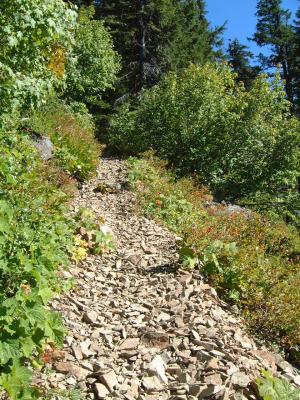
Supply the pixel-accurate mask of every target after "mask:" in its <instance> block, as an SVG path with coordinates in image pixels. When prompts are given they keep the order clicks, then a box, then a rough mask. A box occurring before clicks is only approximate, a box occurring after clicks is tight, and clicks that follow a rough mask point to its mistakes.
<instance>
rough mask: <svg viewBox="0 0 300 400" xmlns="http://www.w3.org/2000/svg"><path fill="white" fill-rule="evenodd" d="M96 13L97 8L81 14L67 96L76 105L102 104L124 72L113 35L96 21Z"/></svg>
mask: <svg viewBox="0 0 300 400" xmlns="http://www.w3.org/2000/svg"><path fill="white" fill-rule="evenodd" d="M94 13H95V10H94V7H87V8H82V9H81V11H80V14H79V20H78V25H77V29H76V35H75V46H74V50H73V59H72V60H71V61H70V62H69V64H68V66H67V88H66V93H65V95H66V96H67V97H68V98H69V99H71V100H72V101H74V100H77V101H78V100H79V101H84V102H85V103H87V104H88V105H95V104H98V103H99V101H100V100H101V97H102V95H103V93H104V91H105V90H107V89H111V88H112V87H113V84H114V83H115V81H116V79H117V73H118V72H119V70H120V63H119V57H118V55H117V53H116V52H115V51H114V48H113V41H112V38H111V35H110V33H109V32H108V30H107V29H106V28H105V27H104V24H103V22H102V21H99V20H95V19H93V16H94Z"/></svg>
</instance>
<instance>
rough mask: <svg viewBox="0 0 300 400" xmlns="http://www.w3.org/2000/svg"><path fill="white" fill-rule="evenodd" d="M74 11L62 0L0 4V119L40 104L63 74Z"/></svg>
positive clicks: (5, 0)
mask: <svg viewBox="0 0 300 400" xmlns="http://www.w3.org/2000/svg"><path fill="white" fill-rule="evenodd" d="M75 22H76V12H75V10H72V9H70V8H69V5H68V4H67V3H66V2H64V1H63V0H2V1H1V3H0V38H1V39H0V43H1V54H0V110H1V111H0V123H3V122H4V121H5V120H7V119H10V120H11V116H12V115H13V113H14V112H17V111H19V110H20V109H22V108H28V107H32V106H36V105H37V104H40V103H41V101H42V100H43V99H44V97H45V95H47V94H48V93H49V90H51V89H52V88H53V87H54V86H55V85H56V84H57V83H59V82H60V80H61V79H62V77H63V76H64V69H65V64H66V60H67V58H68V56H69V51H70V49H71V45H72V40H73V39H72V38H73V31H74V27H75Z"/></svg>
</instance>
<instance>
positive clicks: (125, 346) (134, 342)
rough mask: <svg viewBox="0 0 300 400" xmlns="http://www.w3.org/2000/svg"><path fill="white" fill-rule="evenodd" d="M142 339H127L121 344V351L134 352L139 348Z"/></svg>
mask: <svg viewBox="0 0 300 400" xmlns="http://www.w3.org/2000/svg"><path fill="white" fill-rule="evenodd" d="M139 343H140V339H139V338H128V339H125V340H124V342H123V343H121V345H120V347H119V349H120V350H134V349H136V348H137V347H138V346H139Z"/></svg>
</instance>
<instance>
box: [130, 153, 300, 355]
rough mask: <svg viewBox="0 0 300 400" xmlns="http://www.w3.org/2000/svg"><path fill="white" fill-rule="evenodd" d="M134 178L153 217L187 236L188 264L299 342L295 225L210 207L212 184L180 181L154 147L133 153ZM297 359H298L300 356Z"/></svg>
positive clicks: (261, 326) (263, 322) (261, 330)
mask: <svg viewBox="0 0 300 400" xmlns="http://www.w3.org/2000/svg"><path fill="white" fill-rule="evenodd" d="M129 178H130V182H131V185H132V187H133V188H134V190H135V191H136V193H137V195H138V200H139V204H140V206H141V207H142V209H143V210H144V212H145V213H146V215H148V216H150V217H154V218H155V219H156V220H158V221H160V222H163V223H165V224H166V225H167V226H168V227H169V228H171V229H172V230H173V231H174V232H176V233H177V234H178V235H179V236H181V238H182V248H181V251H180V252H181V255H182V258H183V262H184V264H185V265H187V266H192V267H193V266H196V265H197V266H199V268H201V271H202V272H203V274H204V275H205V276H206V277H207V279H208V280H209V282H211V283H212V284H213V285H214V287H215V288H217V290H218V292H219V293H220V294H221V295H222V296H223V297H224V298H225V299H226V300H228V301H230V302H232V303H236V304H238V305H239V306H240V307H241V309H242V310H243V313H244V316H245V319H246V321H247V322H248V325H249V326H250V327H251V328H252V329H253V330H255V331H256V332H257V333H258V334H259V335H261V336H262V337H264V338H267V339H268V340H271V341H273V342H277V343H279V344H280V345H281V346H282V347H283V348H284V349H286V350H290V349H294V350H297V349H299V345H300V263H299V261H300V239H299V235H298V233H297V231H296V229H295V228H293V227H290V226H288V225H286V224H285V223H284V222H282V221H280V220H270V219H268V218H267V217H265V216H262V215H259V214H257V213H255V212H250V211H245V212H229V211H228V209H227V208H226V207H225V206H223V205H216V204H215V205H214V206H212V205H211V206H208V204H211V203H210V202H211V200H212V197H211V196H210V194H209V192H208V190H206V189H205V188H202V187H200V188H199V187H197V186H195V185H194V184H193V182H192V180H191V179H181V180H176V179H175V176H174V175H173V174H172V173H171V172H168V171H167V170H166V169H165V165H164V163H163V162H162V161H159V160H158V159H157V158H155V157H153V155H152V154H151V153H150V154H148V155H147V156H145V158H143V159H137V158H131V159H130V160H129ZM298 361H299V360H298Z"/></svg>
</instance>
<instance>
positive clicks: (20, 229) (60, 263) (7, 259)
mask: <svg viewBox="0 0 300 400" xmlns="http://www.w3.org/2000/svg"><path fill="white" fill-rule="evenodd" d="M66 118H68V117H66ZM0 154H1V158H0V326H1V328H0V392H1V389H2V390H4V391H5V392H6V393H7V394H8V396H9V398H10V399H12V400H17V399H18V400H31V399H35V398H44V396H48V394H47V393H44V392H43V391H42V390H41V388H35V387H32V386H31V377H32V375H33V371H34V369H35V368H36V367H37V368H42V365H43V362H42V357H40V355H41V354H43V352H44V349H45V347H46V346H50V348H51V349H53V351H54V350H55V348H57V347H60V346H61V345H62V343H63V339H64V334H65V329H64V327H63V324H62V320H61V317H60V315H59V314H57V313H54V312H52V311H50V310H49V309H48V308H47V304H48V302H49V301H50V300H51V298H52V296H53V295H54V293H57V292H61V291H62V290H66V289H68V288H69V287H70V282H68V281H64V280H62V274H61V272H62V269H64V268H67V267H68V265H69V264H70V261H71V260H73V262H80V261H81V260H82V259H84V258H85V257H86V255H87V254H88V253H92V252H93V253H98V254H100V253H102V252H103V251H106V250H107V249H108V250H109V249H111V248H112V238H111V236H110V235H109V234H107V232H106V231H105V230H103V229H102V225H103V224H104V221H102V220H98V221H97V220H96V216H95V215H94V214H93V213H91V212H88V211H82V210H81V211H80V213H79V214H78V215H77V216H74V217H71V216H68V215H67V214H68V213H67V208H66V205H67V204H68V201H69V200H70V199H71V196H72V195H73V189H74V187H73V184H74V182H73V181H72V180H70V177H69V176H68V174H66V173H64V172H63V171H62V170H61V168H59V167H58V165H56V164H55V160H53V161H52V163H50V164H49V163H48V164H47V163H43V162H42V161H41V160H40V158H39V156H38V154H37V151H36V149H35V148H34V146H33V144H32V141H31V140H30V135H27V133H24V132H23V131H19V132H13V131H12V132H10V131H9V132H8V131H5V132H4V131H0ZM71 189H72V190H71ZM79 232H81V234H83V233H84V234H85V235H86V236H87V238H89V240H86V238H85V237H82V238H81V237H79ZM78 255H79V256H80V257H79V256H78ZM75 395H76V393H75V392H74V393H73V394H72V393H70V396H69V398H70V399H71V398H76V397H74V396H75ZM60 396H61V395H60ZM47 398H49V397H47ZM54 398H68V396H67V394H66V395H65V396H63V397H54Z"/></svg>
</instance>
